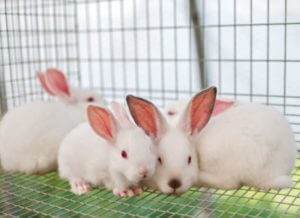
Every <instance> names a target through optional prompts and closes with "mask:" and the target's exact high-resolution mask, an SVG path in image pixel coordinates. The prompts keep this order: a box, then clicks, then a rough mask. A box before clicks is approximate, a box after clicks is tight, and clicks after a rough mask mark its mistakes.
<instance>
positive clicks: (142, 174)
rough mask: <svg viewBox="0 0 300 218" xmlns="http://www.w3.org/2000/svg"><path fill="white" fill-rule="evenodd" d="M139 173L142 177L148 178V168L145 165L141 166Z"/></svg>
mask: <svg viewBox="0 0 300 218" xmlns="http://www.w3.org/2000/svg"><path fill="white" fill-rule="evenodd" d="M139 174H140V175H141V176H142V177H144V178H146V177H147V174H148V170H147V169H146V168H145V167H141V168H140V169H139Z"/></svg>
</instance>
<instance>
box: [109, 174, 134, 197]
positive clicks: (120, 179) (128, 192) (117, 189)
mask: <svg viewBox="0 0 300 218" xmlns="http://www.w3.org/2000/svg"><path fill="white" fill-rule="evenodd" d="M111 177H112V181H113V183H114V187H113V189H112V190H113V194H114V195H115V196H118V197H129V198H130V197H133V196H134V192H133V190H132V189H131V188H129V187H130V185H131V184H130V183H129V182H128V180H127V179H126V178H125V177H124V175H122V174H121V173H117V172H114V173H112V174H111Z"/></svg>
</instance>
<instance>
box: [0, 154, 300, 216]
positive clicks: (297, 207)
mask: <svg viewBox="0 0 300 218" xmlns="http://www.w3.org/2000/svg"><path fill="white" fill-rule="evenodd" d="M293 179H294V182H295V183H294V186H293V188H290V189H282V190H279V191H278V190H269V191H268V192H259V191H257V190H254V189H251V188H248V187H242V188H241V189H239V190H231V191H224V190H216V189H208V188H201V189H195V188H193V189H191V190H190V191H188V192H186V193H185V194H183V195H181V196H168V195H164V194H159V193H156V192H152V191H145V192H144V193H143V194H142V195H141V196H138V197H133V198H131V199H128V200H126V199H120V198H117V197H115V196H114V195H113V194H112V193H111V192H109V191H107V190H104V189H94V190H93V191H91V192H90V193H88V194H86V195H83V196H76V195H74V194H72V193H71V192H70V191H69V185H68V183H67V182H66V181H64V180H61V179H60V178H59V177H58V175H57V174H56V173H49V174H47V175H44V176H37V175H25V174H21V173H8V172H4V171H0V217H272V218H273V217H278V218H282V217H291V218H292V217H293V218H296V217H300V154H299V155H298V159H297V163H296V167H295V170H294V171H293Z"/></svg>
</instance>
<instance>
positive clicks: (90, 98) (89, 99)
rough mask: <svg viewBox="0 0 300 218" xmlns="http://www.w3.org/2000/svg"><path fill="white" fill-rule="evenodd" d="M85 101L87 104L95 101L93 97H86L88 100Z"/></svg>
mask: <svg viewBox="0 0 300 218" xmlns="http://www.w3.org/2000/svg"><path fill="white" fill-rule="evenodd" d="M86 101H87V102H93V101H95V99H94V98H93V97H88V98H87V99H86Z"/></svg>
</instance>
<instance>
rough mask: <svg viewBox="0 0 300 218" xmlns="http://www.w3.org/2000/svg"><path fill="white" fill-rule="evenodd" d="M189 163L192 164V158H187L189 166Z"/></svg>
mask: <svg viewBox="0 0 300 218" xmlns="http://www.w3.org/2000/svg"><path fill="white" fill-rule="evenodd" d="M191 162H192V157H191V156H189V158H188V164H191Z"/></svg>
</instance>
